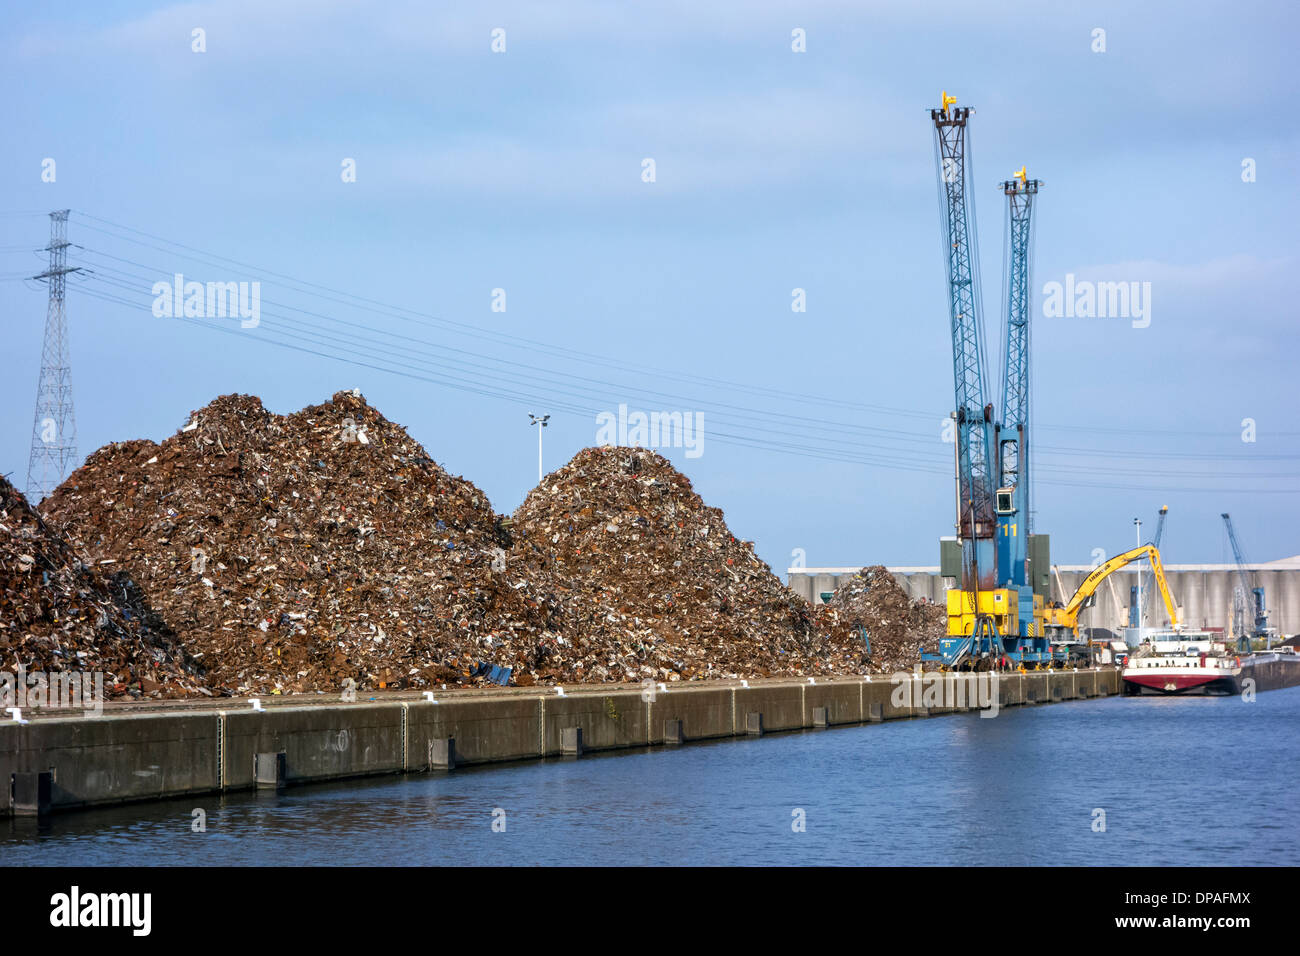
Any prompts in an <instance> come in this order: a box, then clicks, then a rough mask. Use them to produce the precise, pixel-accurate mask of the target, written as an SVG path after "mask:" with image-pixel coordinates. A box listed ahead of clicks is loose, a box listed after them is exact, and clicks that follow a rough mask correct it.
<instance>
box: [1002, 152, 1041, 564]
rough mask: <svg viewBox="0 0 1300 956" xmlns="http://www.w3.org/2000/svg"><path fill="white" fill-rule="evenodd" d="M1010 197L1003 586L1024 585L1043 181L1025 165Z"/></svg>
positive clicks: (1009, 185)
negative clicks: (1032, 331)
mask: <svg viewBox="0 0 1300 956" xmlns="http://www.w3.org/2000/svg"><path fill="white" fill-rule="evenodd" d="M1001 185H1002V192H1003V194H1004V195H1005V196H1006V197H1007V243H1008V249H1007V285H1006V302H1005V304H1004V307H1003V308H1004V311H1003V318H1004V322H1005V326H1006V342H1005V352H1004V355H1003V362H1002V370H1003V375H1002V404H1001V406H1000V407H1001V409H1002V422H1001V424H1000V425H999V426H998V430H997V439H996V440H997V445H996V447H997V456H998V460H997V465H998V492H997V498H996V500H995V502H994V510H995V511H996V513H997V523H998V532H997V548H998V557H997V567H998V578H999V580H998V585H999V586H1000V587H1023V586H1025V585H1026V584H1028V583H1029V581H1028V574H1027V570H1026V563H1027V558H1028V541H1029V448H1028V440H1029V328H1030V326H1029V317H1030V310H1031V309H1032V307H1033V286H1032V280H1031V275H1030V273H1031V265H1032V261H1033V222H1034V199H1035V197H1036V196H1037V195H1038V190H1039V187H1040V186H1042V182H1041V181H1040V180H1037V179H1029V178H1028V177H1027V176H1026V174H1025V167H1023V166H1022V167H1021V168H1020V172H1018V173H1017V174H1016V175H1015V176H1014V177H1013V178H1011V179H1009V180H1007V181H1006V182H1004V183H1002V184H1001Z"/></svg>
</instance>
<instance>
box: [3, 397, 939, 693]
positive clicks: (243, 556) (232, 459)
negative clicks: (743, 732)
mask: <svg viewBox="0 0 1300 956" xmlns="http://www.w3.org/2000/svg"><path fill="white" fill-rule="evenodd" d="M41 510H42V513H43V514H44V516H45V519H46V520H47V521H48V522H49V524H50V526H51V527H53V528H56V529H57V530H58V532H59V533H60V534H62V535H65V536H66V537H67V539H68V540H69V541H70V543H71V544H72V546H74V547H75V549H76V551H77V552H78V553H79V554H80V555H82V556H84V558H85V560H86V561H88V562H91V563H94V564H96V565H97V566H100V567H115V568H117V569H120V571H121V572H123V574H124V575H126V576H129V578H130V580H133V581H136V582H139V587H140V590H141V592H142V593H143V596H144V598H145V599H146V600H147V602H148V605H149V607H150V608H151V609H152V611H153V612H156V614H157V615H158V616H159V618H160V619H161V621H163V622H165V628H166V629H170V631H173V632H174V633H175V634H176V635H178V636H179V637H180V638H181V639H182V640H183V642H184V646H185V649H186V650H187V651H188V652H189V653H190V654H192V655H193V658H194V659H195V660H197V661H198V662H199V663H200V665H201V666H202V668H203V669H204V671H205V676H204V686H205V687H206V688H207V690H208V691H209V692H211V693H215V694H233V695H243V694H276V693H286V694H287V693H299V692H312V691H316V692H337V691H338V690H339V689H340V688H345V687H346V686H348V682H349V680H354V681H355V682H356V686H357V687H358V688H359V689H378V688H385V687H387V688H423V687H430V686H434V685H440V684H450V683H460V684H465V683H483V682H486V681H488V680H494V681H497V682H500V683H506V682H509V683H514V684H523V685H527V684H534V683H539V682H541V683H555V682H582V681H593V682H598V681H638V680H645V679H653V680H663V681H675V680H693V679H702V678H710V677H759V676H796V675H814V674H837V673H846V674H856V673H862V672H864V671H865V670H867V669H872V670H880V669H890V668H893V667H896V666H910V664H911V663H912V662H913V660H914V653H913V651H914V650H915V648H916V647H919V646H920V643H921V640H922V638H921V637H920V636H919V635H917V634H911V633H910V632H909V630H908V629H909V628H914V627H919V628H922V629H924V628H926V627H929V626H930V624H931V623H932V622H931V619H930V617H929V616H928V612H926V611H924V610H921V611H918V610H917V609H915V608H913V607H912V606H911V604H910V602H908V600H907V598H906V596H905V595H904V594H903V592H902V591H901V589H899V588H898V587H897V586H896V585H894V584H893V581H892V579H889V580H886V579H888V574H887V573H884V572H883V569H870V570H871V571H873V572H874V571H876V570H879V571H880V572H881V574H880V575H873V577H872V578H871V581H870V582H869V584H864V585H863V586H860V587H859V586H857V585H856V584H854V585H850V587H849V588H848V589H846V590H845V593H844V596H843V600H841V596H840V595H839V594H837V595H836V600H835V603H834V604H833V605H832V608H831V609H829V610H826V609H819V610H818V611H817V612H815V613H814V611H813V609H812V608H811V607H810V606H809V605H808V603H807V602H806V601H804V600H803V599H802V598H800V597H798V596H797V595H795V594H794V593H793V592H791V591H790V590H789V589H787V588H786V587H785V586H784V585H783V584H782V583H781V582H780V581H779V580H778V579H777V577H776V576H775V575H774V574H773V573H772V571H771V569H770V568H769V567H768V566H767V565H766V564H765V563H763V562H762V561H761V560H759V559H758V557H757V556H755V554H754V548H753V545H752V544H751V543H750V542H747V541H740V540H737V539H736V538H735V537H733V536H732V534H731V532H730V531H729V530H728V528H727V526H726V523H725V521H724V520H723V515H722V512H721V511H719V510H718V509H717V508H711V507H708V506H707V505H705V504H704V502H703V501H702V500H701V499H700V497H699V495H698V494H696V493H695V491H694V490H693V489H692V487H691V484H690V481H689V480H688V479H687V478H686V477H685V476H684V475H682V474H681V473H679V472H678V471H677V470H676V469H675V468H673V466H672V465H671V464H670V463H669V462H668V461H667V459H665V458H663V457H662V456H660V455H658V454H656V453H654V452H650V451H647V450H644V449H632V448H588V449H586V450H584V451H582V452H580V453H578V455H576V456H575V457H574V459H573V460H572V461H571V462H570V463H569V464H568V465H566V466H565V467H564V468H561V469H560V470H559V471H557V472H554V473H552V474H551V475H549V476H547V477H546V479H545V480H544V481H543V482H542V483H541V484H540V485H538V487H537V488H535V489H534V490H533V491H532V493H531V494H529V496H528V498H527V499H526V500H525V501H524V503H523V504H522V505H521V506H520V507H519V509H518V510H517V511H516V512H515V514H514V516H513V517H512V518H511V519H505V518H502V517H500V516H498V515H497V514H496V513H495V512H494V511H493V509H492V506H491V504H490V503H489V502H488V500H487V497H486V496H485V495H484V494H483V493H482V492H481V491H479V490H478V489H477V488H476V487H475V486H474V485H473V484H471V483H470V482H469V481H467V480H465V479H463V478H459V477H455V476H452V475H450V474H448V473H447V472H446V471H444V470H443V469H442V468H441V467H440V466H439V465H438V464H436V463H435V462H434V461H433V460H432V458H431V457H430V456H429V455H428V453H427V452H426V451H425V450H424V448H422V447H421V446H420V445H419V443H417V442H416V441H414V440H413V439H412V438H411V437H410V436H409V435H408V434H407V433H406V431H405V429H404V428H402V427H401V426H400V425H397V424H395V423H393V422H389V421H388V420H387V419H385V418H384V417H383V416H382V415H381V414H379V413H378V412H377V411H376V410H375V409H373V408H371V407H370V406H369V405H368V404H367V403H366V402H365V400H364V399H363V398H361V397H360V395H359V394H356V393H352V392H340V393H338V394H336V395H335V396H334V397H333V398H332V400H331V401H329V402H327V403H325V404H322V405H317V406H313V407H310V408H306V409H303V410H302V411H299V412H295V413H293V414H291V415H283V416H282V415H276V414H273V413H271V412H268V411H267V410H266V409H265V408H263V407H262V405H261V403H260V401H259V400H258V399H256V398H254V397H251V396H244V395H228V396H223V397H221V398H219V399H217V400H215V401H213V402H212V403H211V404H209V405H208V406H206V407H205V408H202V409H200V410H198V411H196V412H194V413H193V414H192V416H191V418H190V420H189V422H188V424H186V425H185V426H184V427H183V428H181V429H180V430H179V431H178V432H177V433H176V434H174V435H173V436H171V437H170V438H167V439H166V440H164V441H163V442H162V443H160V444H155V443H153V442H150V441H131V442H124V443H119V444H113V445H108V446H105V447H104V448H101V449H100V450H99V451H97V452H95V453H94V454H93V455H91V456H90V458H89V459H88V460H87V461H86V463H85V465H83V466H82V467H81V468H80V469H78V470H77V471H76V472H74V473H73V474H72V475H71V476H70V477H69V478H68V480H67V481H65V482H64V484H63V485H62V486H60V488H59V489H58V490H57V491H56V492H55V493H54V494H53V495H52V496H51V497H50V498H49V499H47V500H46V501H45V502H44V504H43V505H42V509H41ZM102 562H113V563H112V564H103V563H102ZM6 573H8V572H6ZM864 573H865V572H864ZM882 575H883V577H882ZM6 580H7V579H6ZM891 589H892V590H891ZM6 593H7V592H6ZM27 600H28V601H29V603H30V602H31V600H32V599H30V598H28V599H27ZM33 606H35V605H33ZM137 611H138V613H139V614H144V613H146V612H147V611H148V608H144V607H143V606H141V607H140V608H139V609H137ZM860 626H865V627H866V628H867V630H868V632H869V633H870V637H871V639H872V650H873V653H872V655H870V656H868V655H866V654H865V653H864V651H865V647H864V644H863V642H862V637H861V633H860V631H858V630H857V628H858V627H860ZM925 633H927V634H928V633H929V632H928V631H926V632H925ZM141 640H142V641H146V642H147V640H148V639H147V638H145V637H144V636H143V635H142V637H141ZM914 645H915V646H914ZM909 653H913V657H912V658H911V659H907V660H904V658H906V657H907V655H908V654H909ZM150 679H152V678H150ZM159 679H160V680H161V679H162V678H159Z"/></svg>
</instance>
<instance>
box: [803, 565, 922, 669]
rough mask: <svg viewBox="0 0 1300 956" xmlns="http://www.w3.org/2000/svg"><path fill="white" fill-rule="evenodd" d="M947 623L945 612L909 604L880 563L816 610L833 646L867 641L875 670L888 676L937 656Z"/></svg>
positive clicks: (818, 618)
mask: <svg viewBox="0 0 1300 956" xmlns="http://www.w3.org/2000/svg"><path fill="white" fill-rule="evenodd" d="M947 623H948V620H947V614H946V612H945V611H944V609H943V608H941V607H940V606H939V605H937V604H925V603H922V602H920V601H912V600H910V599H909V598H908V596H907V593H906V592H905V591H904V590H903V589H902V588H901V587H899V585H898V582H897V581H895V580H894V576H893V575H892V574H890V573H889V571H887V570H886V569H885V568H883V567H881V566H880V565H875V566H873V567H869V568H863V569H862V570H861V571H859V572H858V573H857V574H855V575H853V576H852V577H851V578H849V580H848V581H846V582H845V583H844V584H841V585H840V586H839V587H838V588H836V589H835V594H834V596H833V597H832V598H831V603H830V604H823V605H820V606H818V608H817V626H818V628H819V630H821V631H823V632H824V633H826V634H827V635H828V636H829V637H830V639H831V642H832V643H833V644H835V645H837V646H845V645H850V644H853V643H855V642H856V643H858V644H862V643H864V638H865V639H866V640H869V641H870V642H871V656H870V660H871V665H872V668H873V669H875V670H879V671H884V672H886V673H891V672H894V671H900V670H910V669H911V668H912V666H913V665H914V664H916V663H917V662H918V661H919V660H920V655H921V652H922V651H926V652H929V653H935V652H937V651H938V649H939V638H940V637H942V636H943V635H944V633H945V631H946V630H947Z"/></svg>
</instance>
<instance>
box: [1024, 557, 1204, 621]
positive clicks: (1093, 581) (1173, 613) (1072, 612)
mask: <svg viewBox="0 0 1300 956" xmlns="http://www.w3.org/2000/svg"><path fill="white" fill-rule="evenodd" d="M1143 558H1147V559H1149V560H1150V562H1151V574H1152V576H1153V577H1154V578H1155V580H1156V587H1157V588H1158V589H1159V591H1160V597H1161V598H1162V599H1163V600H1164V602H1165V610H1166V611H1168V612H1169V624H1170V626H1171V627H1177V626H1178V609H1177V607H1176V606H1175V605H1174V597H1173V595H1172V594H1171V593H1170V591H1169V581H1168V580H1167V579H1166V578H1165V569H1164V565H1162V564H1161V563H1160V552H1159V551H1157V550H1156V549H1155V547H1154V546H1153V545H1149V544H1144V545H1142V546H1141V547H1137V548H1133V549H1132V550H1131V551H1125V552H1124V553H1123V554H1117V555H1115V557H1113V558H1111V559H1110V560H1109V561H1106V562H1104V563H1102V564H1101V565H1099V566H1098V567H1096V568H1094V569H1093V570H1092V573H1091V574H1089V575H1088V576H1087V577H1086V578H1084V579H1083V583H1082V584H1080V585H1079V589H1078V590H1077V591H1075V592H1074V596H1073V597H1072V598H1070V601H1069V603H1068V604H1066V605H1065V607H1064V608H1053V609H1051V610H1050V611H1049V612H1048V613H1049V615H1050V617H1051V618H1052V621H1051V623H1052V624H1054V625H1056V626H1058V627H1068V628H1071V629H1074V628H1075V627H1076V626H1077V625H1078V621H1079V611H1080V610H1082V608H1083V606H1084V604H1085V603H1086V602H1087V601H1088V599H1089V598H1090V597H1092V596H1093V594H1095V593H1096V591H1097V588H1099V587H1101V582H1102V581H1104V580H1106V579H1107V578H1108V577H1110V576H1111V575H1112V574H1114V573H1115V572H1116V571H1118V570H1119V569H1120V568H1122V567H1124V566H1125V565H1128V564H1131V563H1132V562H1134V561H1140V560H1142V559H1143Z"/></svg>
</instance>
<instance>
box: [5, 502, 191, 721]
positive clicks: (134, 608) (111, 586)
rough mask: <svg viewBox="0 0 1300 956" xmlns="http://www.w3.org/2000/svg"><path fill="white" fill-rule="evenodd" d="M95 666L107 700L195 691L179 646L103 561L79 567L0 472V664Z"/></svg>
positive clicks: (32, 669) (31, 668)
mask: <svg viewBox="0 0 1300 956" xmlns="http://www.w3.org/2000/svg"><path fill="white" fill-rule="evenodd" d="M19 667H21V668H23V669H25V670H26V671H27V673H28V676H29V677H34V676H36V674H37V672H41V673H44V674H46V675H48V674H51V673H54V672H59V671H81V672H84V673H88V674H89V673H93V672H100V673H102V674H103V679H104V691H105V694H106V695H107V696H111V697H130V698H138V697H176V696H184V695H190V694H196V693H202V692H203V691H202V689H201V688H202V684H203V679H202V677H201V675H200V673H199V668H198V667H197V666H196V665H195V664H194V662H192V661H190V660H187V658H186V655H185V653H184V651H183V650H182V648H181V645H180V643H179V642H178V641H177V640H176V639H175V637H174V635H172V634H171V633H170V632H169V631H168V630H167V629H166V627H164V626H163V625H162V624H161V622H160V621H158V620H157V618H156V617H155V616H154V615H153V614H151V612H150V610H149V608H148V607H147V605H146V604H145V602H144V601H143V600H142V598H141V595H140V593H139V590H138V589H137V588H136V587H135V585H134V584H133V583H132V582H131V580H130V578H129V577H128V575H126V574H125V573H123V572H122V571H121V569H119V568H117V567H116V566H115V564H114V563H113V562H111V561H109V562H106V563H105V564H102V565H99V566H97V567H91V566H87V565H86V564H83V563H82V561H81V560H80V559H79V558H78V557H77V555H76V553H75V552H74V550H73V548H72V547H71V545H70V544H69V543H68V542H67V541H66V540H65V539H64V538H63V537H61V536H60V535H58V534H57V533H55V532H54V531H52V530H51V529H50V528H49V527H47V526H46V524H45V522H44V521H42V520H41V517H40V515H38V514H37V513H36V512H35V511H33V510H32V508H31V507H30V506H29V505H28V503H27V499H26V498H24V497H23V496H22V494H20V493H19V492H18V490H17V489H16V488H14V486H13V485H11V484H10V483H9V481H8V480H6V479H5V478H3V477H0V669H4V670H8V671H9V672H10V673H14V674H16V672H17V670H18V668H19Z"/></svg>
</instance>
